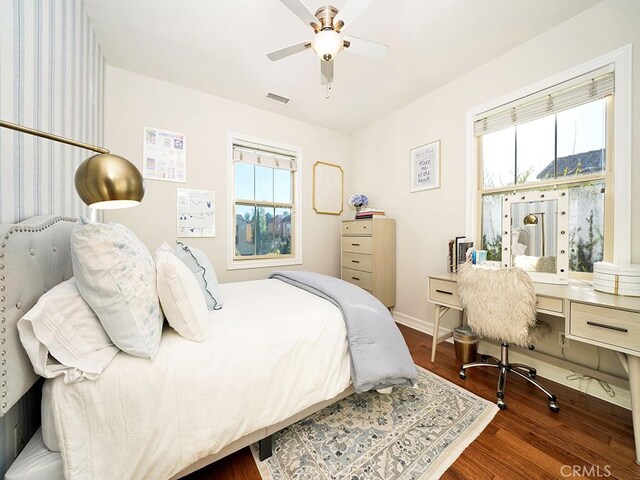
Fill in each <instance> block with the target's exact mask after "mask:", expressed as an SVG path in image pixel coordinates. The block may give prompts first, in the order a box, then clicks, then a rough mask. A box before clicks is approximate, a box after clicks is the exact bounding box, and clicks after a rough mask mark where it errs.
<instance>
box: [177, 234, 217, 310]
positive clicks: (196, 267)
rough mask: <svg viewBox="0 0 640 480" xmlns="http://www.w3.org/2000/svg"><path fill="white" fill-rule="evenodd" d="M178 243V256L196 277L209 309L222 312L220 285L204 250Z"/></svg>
mask: <svg viewBox="0 0 640 480" xmlns="http://www.w3.org/2000/svg"><path fill="white" fill-rule="evenodd" d="M176 243H177V244H178V245H177V246H176V255H177V257H178V258H179V259H180V260H182V262H183V263H184V264H185V265H186V266H187V267H189V270H191V273H193V275H194V276H195V277H196V280H197V281H198V285H200V288H201V289H202V293H204V298H205V300H206V301H207V308H209V310H220V309H221V308H222V305H223V302H222V295H221V294H220V285H219V284H218V277H216V272H215V270H214V269H213V265H212V264H211V262H210V261H209V258H208V257H207V255H206V254H205V253H204V252H203V251H202V250H199V249H197V248H194V247H190V246H189V245H185V244H184V243H182V242H176Z"/></svg>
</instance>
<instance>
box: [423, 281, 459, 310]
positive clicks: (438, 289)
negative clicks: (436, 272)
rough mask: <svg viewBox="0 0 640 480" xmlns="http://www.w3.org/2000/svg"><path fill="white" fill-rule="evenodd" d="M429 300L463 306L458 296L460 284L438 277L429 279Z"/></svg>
mask: <svg viewBox="0 0 640 480" xmlns="http://www.w3.org/2000/svg"><path fill="white" fill-rule="evenodd" d="M429 300H431V301H432V302H436V303H442V304H446V305H451V306H453V307H459V308H462V303H461V302H460V297H459V296H458V284H457V283H456V282H448V281H446V280H439V279H437V278H430V279H429Z"/></svg>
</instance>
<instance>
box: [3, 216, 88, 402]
mask: <svg viewBox="0 0 640 480" xmlns="http://www.w3.org/2000/svg"><path fill="white" fill-rule="evenodd" d="M58 222H74V223H75V222H76V219H75V218H71V217H51V218H50V219H49V220H47V221H46V222H45V223H42V224H40V225H38V226H30V225H24V226H21V225H14V226H12V227H10V228H9V230H8V231H7V233H6V234H5V235H4V238H3V241H2V243H0V314H1V315H2V316H0V379H1V380H0V399H2V400H4V399H5V398H6V397H7V395H8V393H9V386H8V385H7V381H6V379H5V377H6V376H7V351H6V349H5V347H4V345H5V344H6V343H7V338H6V333H7V329H6V327H5V323H6V322H7V319H6V316H5V312H6V311H7V307H6V305H5V301H6V297H5V295H4V292H5V290H6V285H7V282H8V281H10V279H6V278H5V275H4V261H5V260H4V258H5V248H6V246H7V243H6V241H7V240H9V238H10V236H11V235H13V234H14V233H36V232H41V231H43V230H46V229H47V228H49V227H51V226H52V225H54V224H56V223H58ZM53 249H54V251H55V246H54V247H53ZM33 254H34V253H32V255H33ZM21 303H22V302H20V301H18V303H17V304H16V308H18V309H20V308H21V307H22V304H21ZM6 412H7V402H6V401H3V402H2V404H0V413H1V414H2V415H4V414H5V413H6Z"/></svg>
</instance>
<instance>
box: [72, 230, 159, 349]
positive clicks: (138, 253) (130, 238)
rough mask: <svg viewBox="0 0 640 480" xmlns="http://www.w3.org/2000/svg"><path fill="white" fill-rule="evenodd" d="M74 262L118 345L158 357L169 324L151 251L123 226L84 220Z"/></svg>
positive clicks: (85, 290) (83, 289)
mask: <svg viewBox="0 0 640 480" xmlns="http://www.w3.org/2000/svg"><path fill="white" fill-rule="evenodd" d="M71 260H72V261H73V274H74V275H75V277H76V280H77V282H78V290H79V291H80V293H81V294H82V297H83V298H84V299H85V301H86V302H87V303H88V304H89V306H90V307H91V308H92V309H93V310H94V311H95V312H96V314H97V315H98V318H99V319H100V322H101V323H102V326H103V327H104V329H105V330H106V332H107V333H108V334H109V337H111V340H112V341H113V343H115V344H116V345H117V346H118V347H119V348H120V349H121V350H123V351H125V352H127V353H129V354H131V355H135V356H138V357H143V358H154V357H155V355H156V353H157V352H158V347H159V346H160V336H161V334H162V324H163V321H164V319H163V317H162V311H161V310H160V302H159V300H158V292H157V290H156V266H155V263H154V261H153V257H152V256H151V253H149V250H147V247H145V246H144V244H143V243H142V242H141V241H140V240H138V237H136V236H135V235H134V234H133V232H132V231H131V230H129V229H128V228H126V227H124V226H123V225H120V224H117V223H113V224H106V223H97V222H89V221H88V220H87V219H86V218H81V219H80V221H79V222H78V224H77V225H76V226H75V227H74V229H73V233H72V235H71Z"/></svg>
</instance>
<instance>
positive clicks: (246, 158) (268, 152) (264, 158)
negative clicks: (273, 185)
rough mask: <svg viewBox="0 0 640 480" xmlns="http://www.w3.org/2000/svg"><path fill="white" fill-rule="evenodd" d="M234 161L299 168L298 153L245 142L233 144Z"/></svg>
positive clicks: (264, 165) (283, 168) (272, 166)
mask: <svg viewBox="0 0 640 480" xmlns="http://www.w3.org/2000/svg"><path fill="white" fill-rule="evenodd" d="M233 161H234V162H241V163H249V164H253V165H260V166H262V167H269V168H278V169H280V170H290V171H292V172H295V171H296V170H297V168H298V165H297V162H296V154H295V153H294V152H289V151H287V150H276V149H271V148H269V147H265V146H263V145H259V144H255V143H249V142H243V143H235V142H234V144H233Z"/></svg>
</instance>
